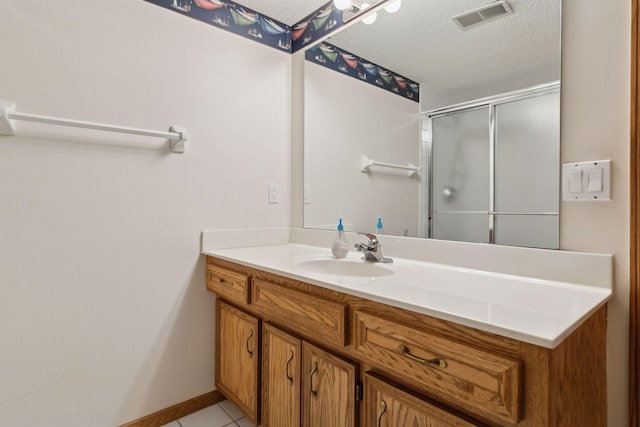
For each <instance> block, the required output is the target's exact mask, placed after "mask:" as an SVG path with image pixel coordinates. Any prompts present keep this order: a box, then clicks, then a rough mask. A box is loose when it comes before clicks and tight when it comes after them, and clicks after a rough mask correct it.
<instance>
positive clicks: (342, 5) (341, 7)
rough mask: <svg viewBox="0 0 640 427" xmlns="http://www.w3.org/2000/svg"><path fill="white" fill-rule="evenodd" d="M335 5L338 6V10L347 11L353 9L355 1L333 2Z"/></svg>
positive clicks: (339, 0) (340, 0) (342, 0)
mask: <svg viewBox="0 0 640 427" xmlns="http://www.w3.org/2000/svg"><path fill="white" fill-rule="evenodd" d="M333 4H334V5H335V6H336V9H338V10H347V9H351V7H352V6H353V1H351V0H333Z"/></svg>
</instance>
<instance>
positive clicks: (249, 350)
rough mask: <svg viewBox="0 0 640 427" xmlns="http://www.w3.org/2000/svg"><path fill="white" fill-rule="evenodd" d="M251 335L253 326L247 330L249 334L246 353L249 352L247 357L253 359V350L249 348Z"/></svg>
mask: <svg viewBox="0 0 640 427" xmlns="http://www.w3.org/2000/svg"><path fill="white" fill-rule="evenodd" d="M252 336H253V328H251V332H249V336H248V337H247V353H249V357H250V358H251V359H253V351H251V349H250V348H249V340H251V337H252Z"/></svg>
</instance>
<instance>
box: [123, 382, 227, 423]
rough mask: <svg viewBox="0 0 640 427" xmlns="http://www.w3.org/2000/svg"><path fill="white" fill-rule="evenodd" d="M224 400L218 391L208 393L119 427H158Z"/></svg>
mask: <svg viewBox="0 0 640 427" xmlns="http://www.w3.org/2000/svg"><path fill="white" fill-rule="evenodd" d="M224 399H225V397H224V396H223V395H222V393H220V391H218V390H214V391H210V392H209V393H205V394H202V395H200V396H196V397H194V398H193V399H189V400H185V401H184V402H181V403H177V404H175V405H172V406H169V407H168V408H165V409H161V410H159V411H156V412H154V413H153V414H150V415H146V416H144V417H142V418H138V419H137V420H135V421H131V422H129V423H126V424H122V425H121V426H119V427H160V426H163V425H165V424H168V423H170V422H171V421H175V420H177V419H178V418H182V417H185V416H187V415H189V414H192V413H194V412H197V411H199V410H201V409H204V408H206V407H208V406H211V405H215V404H216V403H218V402H222V401H223V400H224Z"/></svg>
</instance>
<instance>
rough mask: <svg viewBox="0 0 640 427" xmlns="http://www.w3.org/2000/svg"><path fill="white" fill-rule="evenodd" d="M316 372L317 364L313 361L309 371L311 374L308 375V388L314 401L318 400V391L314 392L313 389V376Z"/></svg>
mask: <svg viewBox="0 0 640 427" xmlns="http://www.w3.org/2000/svg"><path fill="white" fill-rule="evenodd" d="M317 372H318V362H317V361H315V362H313V369H312V370H311V373H310V374H309V388H310V389H311V394H312V395H313V397H315V398H316V399H317V398H318V390H317V389H316V390H314V389H313V375H314V374H315V373H317Z"/></svg>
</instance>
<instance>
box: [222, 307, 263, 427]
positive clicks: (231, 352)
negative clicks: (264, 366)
mask: <svg viewBox="0 0 640 427" xmlns="http://www.w3.org/2000/svg"><path fill="white" fill-rule="evenodd" d="M216 321H217V322H216V324H217V326H216V387H217V388H218V389H219V390H220V391H221V392H222V393H223V394H224V395H225V396H226V397H227V398H228V399H229V400H231V401H232V402H233V403H235V404H236V405H237V406H238V408H239V409H240V410H242V412H244V413H245V414H246V416H247V418H249V419H250V420H251V421H253V422H254V423H258V422H259V418H258V416H259V394H258V379H259V378H260V377H259V372H260V371H259V360H260V357H259V351H258V350H259V348H260V344H259V343H260V341H259V340H260V321H259V320H258V319H256V318H255V317H253V316H250V315H248V314H247V313H244V312H242V311H240V310H238V309H236V308H234V307H232V306H230V305H228V304H226V303H224V302H223V301H221V300H220V299H218V300H217V301H216Z"/></svg>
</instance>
